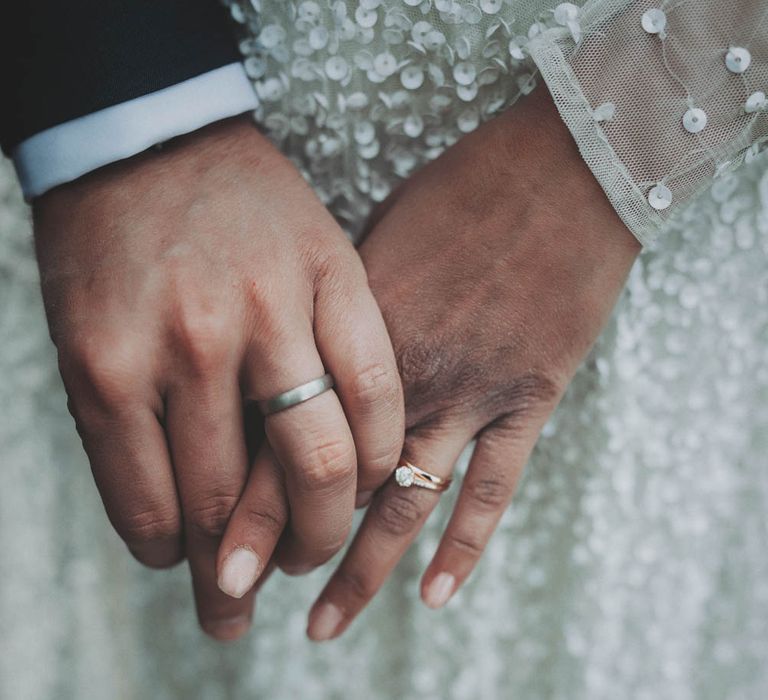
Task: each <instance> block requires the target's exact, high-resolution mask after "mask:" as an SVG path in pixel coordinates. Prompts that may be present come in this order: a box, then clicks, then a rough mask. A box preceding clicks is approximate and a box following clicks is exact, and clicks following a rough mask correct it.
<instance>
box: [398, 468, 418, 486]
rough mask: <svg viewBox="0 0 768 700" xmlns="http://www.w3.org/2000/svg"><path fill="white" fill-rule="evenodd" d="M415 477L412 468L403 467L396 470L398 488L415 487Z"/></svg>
mask: <svg viewBox="0 0 768 700" xmlns="http://www.w3.org/2000/svg"><path fill="white" fill-rule="evenodd" d="M414 476H415V474H414V472H413V469H411V467H408V466H402V467H398V468H397V469H395V481H396V482H397V485H398V486H404V487H406V488H408V487H409V486H413V480H414Z"/></svg>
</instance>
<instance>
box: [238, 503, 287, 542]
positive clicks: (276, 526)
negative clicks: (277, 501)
mask: <svg viewBox="0 0 768 700" xmlns="http://www.w3.org/2000/svg"><path fill="white" fill-rule="evenodd" d="M245 517H246V519H247V522H248V525H249V527H250V528H251V529H253V530H255V531H257V532H260V533H263V532H266V533H267V534H268V535H271V536H272V537H275V538H276V537H279V536H280V534H281V533H282V531H283V528H284V527H285V523H286V517H285V513H282V512H278V511H277V510H275V509H274V508H273V507H271V506H269V505H266V504H263V503H262V504H258V505H254V506H251V507H249V508H248V509H247V510H246V513H245Z"/></svg>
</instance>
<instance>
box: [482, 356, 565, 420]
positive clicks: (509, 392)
mask: <svg viewBox="0 0 768 700" xmlns="http://www.w3.org/2000/svg"><path fill="white" fill-rule="evenodd" d="M562 386H563V382H562V381H561V380H560V379H559V378H557V377H554V376H552V375H551V374H549V373H548V372H545V371H541V370H531V371H529V372H526V373H524V374H520V375H517V376H516V377H515V378H514V379H513V380H512V381H510V382H507V383H506V384H505V385H504V386H503V387H502V388H501V389H499V390H498V391H497V392H491V394H490V397H489V398H490V399H491V401H500V403H501V404H502V405H503V407H504V408H505V410H506V411H507V412H508V413H509V414H511V415H512V416H515V415H517V416H519V415H527V414H529V413H530V412H531V411H534V410H536V409H537V408H539V407H541V406H550V405H552V404H554V403H555V402H556V401H557V398H558V396H559V395H560V394H561V393H562ZM501 427H502V428H503V426H501Z"/></svg>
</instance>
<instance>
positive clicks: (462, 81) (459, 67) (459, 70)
mask: <svg viewBox="0 0 768 700" xmlns="http://www.w3.org/2000/svg"><path fill="white" fill-rule="evenodd" d="M476 77H477V69H476V68H475V66H474V65H473V64H472V63H467V62H466V61H462V62H460V63H457V64H456V65H455V66H454V67H453V79H454V80H455V81H456V82H457V83H458V84H459V85H470V84H471V83H472V82H474V80H475V78H476Z"/></svg>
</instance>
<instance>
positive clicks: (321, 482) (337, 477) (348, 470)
mask: <svg viewBox="0 0 768 700" xmlns="http://www.w3.org/2000/svg"><path fill="white" fill-rule="evenodd" d="M355 461H356V455H355V448H354V445H353V444H352V443H351V442H350V441H347V440H326V441H323V442H319V443H317V444H316V445H314V446H313V447H312V448H311V449H310V450H309V453H308V454H307V455H306V456H305V458H304V459H303V460H302V462H301V463H302V465H303V466H302V469H301V470H300V477H301V479H302V480H303V481H304V484H303V485H304V486H305V487H306V488H308V489H317V488H324V487H328V486H334V485H335V484H338V483H339V482H340V481H343V480H345V479H347V478H349V476H350V475H351V474H353V473H354V470H355Z"/></svg>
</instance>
